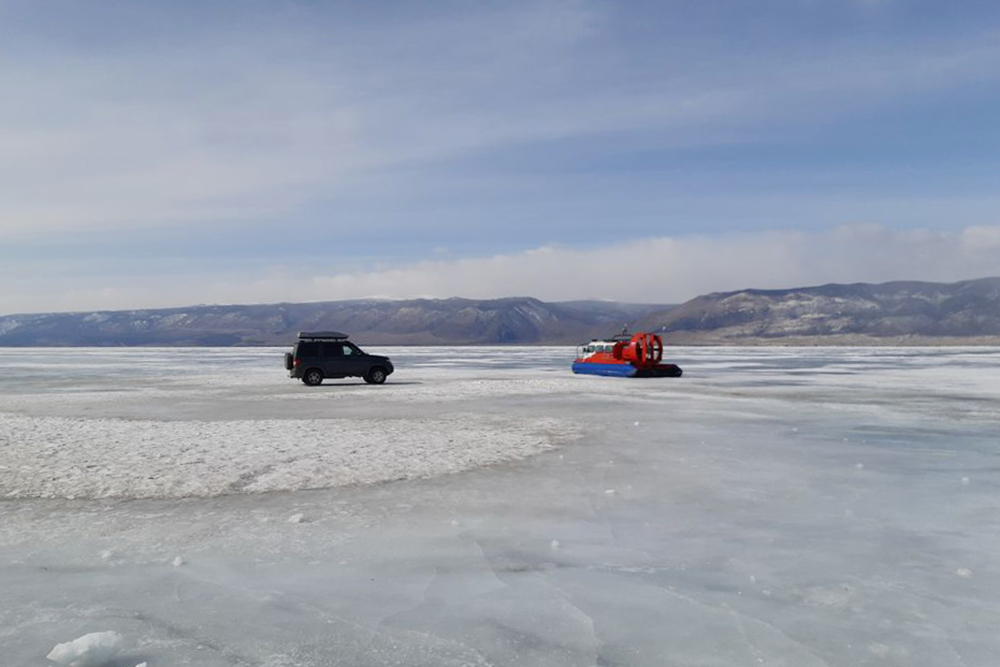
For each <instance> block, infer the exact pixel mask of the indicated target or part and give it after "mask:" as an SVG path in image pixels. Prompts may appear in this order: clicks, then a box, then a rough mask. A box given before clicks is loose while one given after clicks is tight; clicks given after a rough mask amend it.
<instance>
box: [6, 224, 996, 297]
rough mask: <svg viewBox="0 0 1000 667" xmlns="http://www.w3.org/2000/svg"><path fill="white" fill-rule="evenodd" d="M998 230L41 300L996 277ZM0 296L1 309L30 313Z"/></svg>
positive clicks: (584, 291)
mask: <svg viewBox="0 0 1000 667" xmlns="http://www.w3.org/2000/svg"><path fill="white" fill-rule="evenodd" d="M998 267H1000V226H977V227H969V228H966V229H963V230H960V231H956V232H935V231H929V230H908V231H896V230H891V229H887V228H884V227H880V226H877V225H858V226H848V227H840V228H837V229H832V230H829V231H826V232H814V233H806V232H797V231H783V230H777V231H765V232H753V233H742V234H729V235H722V236H711V237H710V236H689V237H676V238H670V237H660V238H649V239H641V240H635V241H629V242H626V243H618V244H611V245H607V246H604V247H599V248H589V249H580V248H573V247H561V246H547V247H539V248H534V249H531V250H528V251H525V252H520V253H514V254H504V255H494V256H490V257H480V258H466V259H457V260H451V259H439V260H433V261H422V262H417V263H414V264H410V265H404V266H399V267H395V268H387V269H384V270H376V271H358V272H349V273H347V272H345V273H331V274H315V273H303V272H301V271H296V270H295V269H294V268H291V267H276V268H273V269H271V270H269V271H266V272H259V273H253V274H246V273H244V274H232V275H228V276H225V275H223V276H218V275H216V276H213V275H206V274H189V275H184V276H171V277H169V278H166V277H163V276H147V277H146V278H127V279H119V280H118V281H115V282H114V283H113V284H111V285H107V284H105V285H103V286H100V287H87V286H86V285H81V286H78V288H77V289H74V290H64V291H60V292H59V293H53V294H48V295H46V299H45V303H47V304H51V307H50V309H52V310H91V309H116V308H137V307H152V306H183V305H192V304H196V303H266V302H279V301H323V300H338V299H354V298H369V297H382V298H412V297H451V296H464V297H470V298H493V297H503V296H511V295H526V296H535V297H539V298H542V299H549V300H571V299H584V298H597V299H610V300H619V301H631V302H652V303H668V302H681V301H684V300H687V299H689V298H692V297H694V296H697V295H698V294H702V293H706V292H712V291H726V290H736V289H742V288H746V287H757V288H782V287H795V286H803V285H813V284H821V283H827V282H881V281H888V280H899V279H911V280H931V281H953V280H960V279H967V278H976V277H982V276H987V275H997V274H998V273H1000V268H998ZM37 310H39V309H38V308H37V307H33V306H32V300H31V299H29V298H26V297H24V296H18V295H15V294H6V295H4V296H3V298H2V299H0V312H15V311H37Z"/></svg>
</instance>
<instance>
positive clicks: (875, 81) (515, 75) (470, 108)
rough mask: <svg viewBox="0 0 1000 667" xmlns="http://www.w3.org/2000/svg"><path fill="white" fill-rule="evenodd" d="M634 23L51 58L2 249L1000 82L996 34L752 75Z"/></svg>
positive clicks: (328, 16)
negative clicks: (510, 157) (633, 32)
mask: <svg viewBox="0 0 1000 667" xmlns="http://www.w3.org/2000/svg"><path fill="white" fill-rule="evenodd" d="M615 18H616V16H615V12H614V11H613V8H611V6H609V5H605V4H601V3H597V2H582V1H581V2H538V3H526V4H519V3H514V4H510V5H500V6H484V7H483V8H481V9H476V8H474V7H469V6H463V7H462V9H461V10H460V11H453V12H451V13H428V14H427V15H424V16H420V15H417V16H410V17H408V20H405V21H400V20H394V19H393V18H392V17H391V16H389V15H388V14H386V15H383V16H378V17H369V18H367V19H365V20H358V19H355V18H352V17H350V16H348V15H345V12H344V8H343V7H340V9H339V10H338V11H332V10H331V11H323V10H321V9H311V10H306V9H304V8H303V9H301V10H300V12H298V13H295V12H291V13H287V14H283V13H280V12H277V11H274V12H270V13H269V12H267V11H263V12H260V11H258V12H247V13H245V14H239V13H237V14H236V15H234V16H233V17H232V22H231V24H229V25H222V24H220V25H216V26H213V28H216V29H214V30H198V31H189V32H188V33H184V32H181V33H180V34H179V38H178V39H177V41H176V42H172V41H166V40H163V39H158V40H151V41H150V43H149V44H143V43H142V41H141V38H142V37H143V35H142V34H141V33H140V34H139V35H136V36H135V37H134V38H133V40H132V41H131V42H129V43H128V44H126V45H125V46H121V47H119V48H115V49H106V50H105V49H101V48H98V47H97V46H96V45H94V44H88V43H86V42H83V43H81V42H82V41H83V40H78V41H67V42H66V43H60V42H50V43H49V46H50V47H51V49H52V50H51V51H48V52H45V54H44V55H42V56H39V55H38V54H37V53H29V54H22V55H21V57H20V58H8V59H5V60H4V61H2V64H0V90H2V91H3V96H4V99H5V103H4V105H3V106H2V107H0V145H2V146H3V151H2V153H0V195H2V196H0V230H2V231H3V232H4V233H5V234H9V235H16V236H19V237H24V236H31V237H38V236H40V235H41V236H44V235H46V234H49V233H52V232H58V231H61V230H66V229H70V230H81V229H83V230H86V229H93V228H104V229H107V228H125V229H135V228H137V227H142V226H155V225H176V224H178V223H181V224H188V225H190V224H197V225H204V224H210V223H212V222H213V221H227V222H228V221H232V220H244V221H246V222H247V223H248V224H251V225H274V224H280V222H281V219H282V216H287V215H289V214H293V213H294V211H295V210H296V208H297V207H300V206H302V205H306V204H308V203H310V202H316V201H329V200H330V199H331V198H333V199H335V198H336V197H338V196H339V195H342V194H347V193H350V194H352V195H356V194H357V192H358V191H359V189H363V188H365V187H375V186H366V185H365V181H366V180H367V179H375V180H376V181H377V182H378V183H379V186H378V187H383V185H382V184H383V183H384V182H385V178H384V177H385V173H386V170H395V172H394V173H393V180H394V181H397V182H399V183H400V185H401V186H404V184H405V181H406V180H407V178H408V176H407V170H413V169H416V168H418V167H419V166H420V165H424V166H428V165H431V166H434V165H440V163H441V162H442V161H446V160H449V159H454V158H457V157H461V156H466V155H469V154H475V153H476V152H480V151H487V150H492V149H495V148H497V147H507V148H509V147H511V146H518V145H526V144H544V143H546V142H553V141H560V140H567V139H579V138H582V137H591V138H592V137H596V136H601V135H606V134H608V133H616V132H631V133H636V132H639V133H642V134H643V135H644V140H645V141H646V142H647V145H649V146H672V145H691V144H692V143H694V144H699V143H701V144H704V145H713V144H716V143H718V142H719V141H720V138H721V137H724V138H725V139H724V140H725V141H730V142H735V143H739V142H741V141H746V140H756V138H758V137H759V136H760V135H761V133H764V134H770V135H774V134H775V133H778V134H780V133H781V132H783V131H785V130H786V129H787V128H788V127H794V126H796V125H799V126H801V125H802V124H808V123H815V122H817V121H818V120H821V119H822V118H824V117H826V118H830V117H838V116H842V115H843V114H856V113H859V112H864V110H866V109H868V110H870V109H872V108H877V107H878V106H879V105H884V104H888V103H892V102H894V101H898V100H900V99H901V98H906V97H907V96H910V95H915V94H921V93H926V92H940V91H945V90H949V89H953V88H955V87H958V86H962V85H969V84H973V83H981V82H983V81H984V80H992V81H996V80H997V79H998V78H1000V46H998V45H997V44H996V43H995V40H992V39H989V35H986V34H983V35H971V36H970V38H969V39H968V40H967V41H964V42H963V43H956V42H954V41H950V40H949V41H945V42H944V43H927V44H923V43H914V42H907V41H895V42H887V43H881V42H879V43H875V44H867V43H856V42H851V41H848V40H845V39H840V40H839V41H838V40H830V41H828V42H827V44H826V46H827V47H828V49H826V50H824V49H804V48H803V47H802V46H801V45H798V46H795V47H794V49H798V50H797V51H796V50H791V51H789V50H788V49H779V48H771V49H767V48H757V49H755V51H754V57H753V58H746V57H745V55H746V54H745V53H742V52H740V51H739V50H730V51H725V50H720V51H718V52H708V51H706V49H705V48H704V47H701V46H699V45H697V44H693V43H691V41H690V40H687V39H684V38H683V37H684V36H683V30H682V28H683V26H676V25H675V26H672V27H670V28H669V32H667V34H665V35H664V36H663V39H662V41H657V42H654V43H652V44H646V45H641V44H628V43H625V42H623V39H627V37H628V35H627V34H623V33H622V32H621V31H620V28H617V27H616V23H615ZM167 20H168V22H169V21H170V20H174V21H176V22H177V24H178V25H175V26H171V27H176V28H178V29H182V25H181V24H182V22H180V21H177V17H167ZM125 29H127V27H126V28H125ZM145 30H150V27H149V26H148V25H147V26H145ZM639 56H644V59H640V58H639ZM782 128H785V129H782ZM404 187H405V186H404Z"/></svg>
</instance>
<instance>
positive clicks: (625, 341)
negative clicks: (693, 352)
mask: <svg viewBox="0 0 1000 667" xmlns="http://www.w3.org/2000/svg"><path fill="white" fill-rule="evenodd" d="M662 361H663V339H662V338H660V337H659V336H657V335H656V334H651V333H642V332H640V333H636V334H632V335H631V336H630V335H629V334H628V332H627V331H626V330H624V329H623V330H622V332H621V333H620V334H618V335H617V336H612V337H611V338H607V339H604V340H598V339H596V338H595V339H594V340H592V341H590V342H589V343H584V344H583V345H580V346H579V347H578V348H577V353H576V360H575V361H573V372H574V373H581V374H584V375H610V376H615V377H671V378H675V377H680V376H681V373H683V371H682V370H681V368H680V366H677V365H676V364H664V363H662Z"/></svg>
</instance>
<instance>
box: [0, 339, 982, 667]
mask: <svg viewBox="0 0 1000 667" xmlns="http://www.w3.org/2000/svg"><path fill="white" fill-rule="evenodd" d="M283 351H284V350H232V349H228V350H204V349H199V350H150V349H144V350H134V349H126V350H104V349H102V350H2V351H0V497H6V498H7V499H6V500H3V501H2V502H0V591H2V604H0V645H2V646H3V647H4V658H3V661H2V662H3V664H4V665H8V664H9V665H12V666H13V667H19V666H21V665H26V666H28V665H30V666H32V667H37V666H38V665H39V664H43V663H44V656H45V653H46V651H47V650H48V649H49V648H51V647H52V646H53V644H54V643H56V642H58V641H60V640H61V639H62V638H66V637H75V636H80V635H84V634H87V633H90V632H94V631H101V630H107V629H111V630H113V631H115V632H117V633H120V634H121V635H124V636H128V637H130V639H133V638H134V646H133V647H132V648H131V649H130V650H129V651H128V652H127V654H125V655H121V656H119V657H118V658H116V659H115V660H116V661H115V662H114V663H113V664H114V666H115V667H131V666H132V665H136V664H139V663H141V662H144V661H147V662H148V664H150V665H154V666H155V665H159V664H192V665H204V666H209V667H211V666H216V665H218V666H221V665H229V666H231V665H248V666H249V665H253V666H274V667H278V666H282V667H284V666H288V665H294V666H295V667H309V666H312V665H324V666H325V665H337V664H344V665H362V666H364V665H390V664H401V665H573V666H579V665H657V666H660V665H789V666H808V665H828V666H834V665H837V666H854V665H900V666H903V665H905V666H907V667H910V666H917V667H920V666H927V667H942V666H943V667H949V666H954V667H972V666H987V665H989V666H991V667H995V665H996V656H997V655H1000V635H998V633H997V632H996V628H997V627H1000V559H998V558H997V557H996V554H997V553H1000V465H998V463H1000V461H998V454H1000V383H998V382H997V378H998V377H1000V351H998V350H995V349H987V348H979V349H948V350H941V349H937V350H920V349H877V350H860V349H853V350H852V349H791V348H786V349H760V348H756V349H738V348H724V349H691V348H686V349H676V350H672V352H673V356H672V358H671V361H677V362H678V363H679V364H680V365H681V366H682V367H683V368H684V370H685V374H684V377H683V378H680V379H658V380H624V379H617V378H599V377H591V376H586V377H584V376H573V375H572V374H570V373H569V372H568V361H569V358H570V356H571V355H572V350H569V349H561V348H512V349H483V348H461V349H432V348H423V349H421V348H414V349H405V348H401V349H393V350H388V351H387V352H388V353H389V354H390V356H392V357H393V360H394V362H395V363H396V365H397V367H398V369H399V371H398V372H397V373H396V374H394V375H393V376H392V377H390V379H389V382H388V383H387V384H385V385H383V386H381V387H370V386H368V385H365V384H363V383H359V382H353V381H342V382H330V383H327V384H324V385H323V386H321V387H318V388H307V387H304V386H302V385H301V384H300V383H297V382H294V381H292V380H289V379H288V378H287V377H285V375H284V373H283V371H282V369H281V352H283ZM381 352H385V350H381ZM449 439H451V440H452V442H447V440H449ZM88 466H89V467H88ZM150 478H152V479H150ZM393 480H395V481H393ZM309 488H312V490H306V489H309ZM608 491H612V492H611V493H607V492H608ZM68 496H73V499H70V498H69V497H68ZM296 517H299V521H298V522H295V521H293V520H292V519H294V518H296ZM181 554H182V555H183V556H181ZM178 559H180V563H181V564H182V565H183V566H182V567H175V566H174V564H175V563H177V562H178Z"/></svg>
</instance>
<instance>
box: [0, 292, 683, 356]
mask: <svg viewBox="0 0 1000 667" xmlns="http://www.w3.org/2000/svg"><path fill="white" fill-rule="evenodd" d="M666 308H668V306H663V305H634V304H620V303H609V302H603V301H573V302H565V303H544V302H542V301H539V300H538V299H532V298H520V297H518V298H507V299H489V300H472V299H458V298H454V299H413V300H408V301H389V300H374V299H367V300H355V301H330V302H321V303H278V304H267V305H254V306H193V307H190V308H166V309H154V310H124V311H102V312H88V313H51V314H38V315H10V316H6V317H0V346H112V345H168V346H186V345H192V346H201V345H205V346H208V345H214V346H229V345H288V344H291V343H292V342H294V340H295V335H296V333H297V332H299V331H325V330H334V331H344V332H348V333H349V334H350V335H351V337H352V338H353V339H354V340H356V341H358V342H359V343H365V344H371V345H492V344H506V343H520V344H542V343H549V344H572V343H578V342H580V341H581V340H589V339H590V338H591V337H593V336H601V335H604V334H606V333H608V332H609V331H619V330H620V329H621V328H622V326H623V325H625V324H626V323H628V322H634V321H636V320H637V319H638V318H640V317H642V316H645V315H648V314H651V313H653V312H662V311H663V310H664V309H666Z"/></svg>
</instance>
